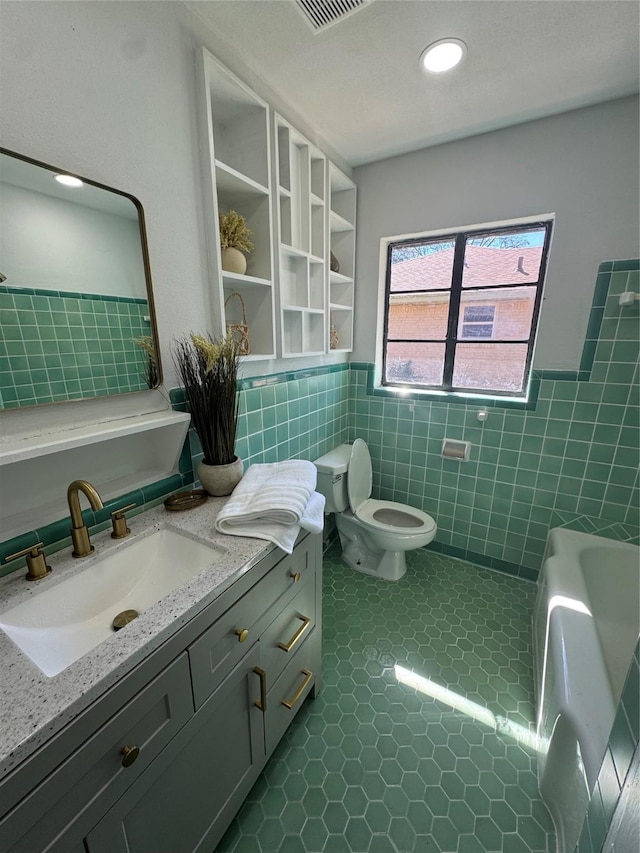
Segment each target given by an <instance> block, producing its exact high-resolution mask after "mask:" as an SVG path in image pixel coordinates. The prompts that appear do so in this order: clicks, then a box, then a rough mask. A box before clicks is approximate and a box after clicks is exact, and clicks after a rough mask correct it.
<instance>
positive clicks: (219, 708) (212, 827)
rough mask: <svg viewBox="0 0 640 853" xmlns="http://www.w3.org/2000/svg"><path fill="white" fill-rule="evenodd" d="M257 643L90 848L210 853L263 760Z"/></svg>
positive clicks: (111, 852)
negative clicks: (256, 669) (257, 704)
mask: <svg viewBox="0 0 640 853" xmlns="http://www.w3.org/2000/svg"><path fill="white" fill-rule="evenodd" d="M258 664H259V646H258V644H255V645H254V646H253V648H252V649H251V650H250V651H249V652H248V653H247V655H246V657H245V658H243V660H242V661H241V662H240V664H238V666H237V667H236V669H234V670H233V671H232V672H231V674H230V675H229V676H228V677H227V678H226V679H225V680H224V681H223V682H222V684H221V685H220V686H219V687H218V689H217V690H215V691H214V692H213V693H212V694H211V696H210V697H209V699H208V700H207V701H206V702H205V703H204V705H203V706H202V707H201V708H200V710H199V711H198V712H197V713H196V714H195V716H194V717H192V719H191V720H190V721H189V723H188V724H187V725H186V726H185V727H184V729H183V730H182V731H181V732H180V733H179V734H178V735H177V736H176V737H175V738H174V740H173V741H172V742H171V743H170V744H169V746H168V747H167V748H166V749H165V750H164V752H163V753H162V755H161V756H159V757H158V758H157V759H156V761H155V762H154V763H153V764H152V765H151V766H150V767H149V768H148V770H147V771H146V772H145V773H144V774H143V775H142V776H141V777H140V779H139V780H138V781H137V782H136V784H134V785H133V786H132V787H131V788H130V789H129V791H128V792H127V793H126V794H125V795H124V796H123V797H121V799H120V800H119V801H118V802H117V803H116V804H115V806H114V807H113V808H112V809H111V810H110V811H109V812H108V813H107V814H106V815H105V817H104V818H103V819H102V820H101V821H100V823H99V824H98V825H97V826H96V827H95V829H94V830H93V831H92V832H91V833H90V834H89V836H88V838H87V849H88V851H89V853H176V851H180V853H188V851H200V853H211V850H213V849H214V848H215V846H216V844H217V843H218V841H219V840H220V838H221V837H222V835H223V833H224V831H225V830H226V828H227V827H228V825H229V823H230V822H231V820H232V818H233V816H234V815H235V813H236V811H237V810H238V808H239V807H240V805H241V804H242V802H243V800H244V798H245V797H246V795H247V794H248V792H249V790H250V788H251V786H252V785H253V783H254V782H255V780H256V778H257V776H258V774H259V772H260V770H261V769H262V767H263V764H264V761H265V755H264V739H263V715H262V712H261V710H259V708H258V707H257V706H256V704H255V703H256V702H259V699H260V679H259V676H258V674H256V673H254V671H253V670H254V667H256V666H258Z"/></svg>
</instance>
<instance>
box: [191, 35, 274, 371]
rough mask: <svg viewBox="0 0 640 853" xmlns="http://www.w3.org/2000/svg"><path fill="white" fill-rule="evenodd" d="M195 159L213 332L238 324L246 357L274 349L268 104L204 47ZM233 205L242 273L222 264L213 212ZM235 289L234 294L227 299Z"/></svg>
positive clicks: (269, 355)
mask: <svg viewBox="0 0 640 853" xmlns="http://www.w3.org/2000/svg"><path fill="white" fill-rule="evenodd" d="M199 78H200V81H199V82H200V90H201V96H202V107H203V109H202V110H201V114H202V122H201V124H202V128H201V131H202V145H201V147H202V159H203V170H204V177H205V192H204V196H205V206H206V216H207V222H208V237H209V239H208V248H209V279H210V282H211V288H212V295H211V303H212V312H213V318H212V319H213V332H214V335H216V336H223V335H224V334H225V331H226V329H227V326H228V325H229V324H241V323H246V325H247V326H248V337H249V355H248V356H247V358H249V359H265V358H273V357H274V356H275V353H276V333H275V328H276V324H275V320H276V307H275V305H276V302H275V293H274V286H273V266H274V265H273V245H272V240H273V238H272V234H273V229H272V222H271V211H272V203H271V177H270V174H271V172H270V163H271V146H270V138H269V106H268V104H267V103H266V102H265V101H263V100H262V99H261V98H260V97H258V95H256V94H255V93H254V92H253V91H252V90H251V89H250V88H249V87H248V86H247V85H246V84H245V83H243V82H242V81H241V80H240V79H239V78H237V77H236V76H235V75H234V74H232V73H231V72H230V71H229V70H228V69H227V68H225V66H224V65H222V64H221V63H220V62H219V61H218V60H217V59H216V58H215V57H214V56H212V55H211V54H210V53H209V51H208V50H206V48H203V49H202V56H201V61H200V63H199ZM230 210H235V211H237V212H238V213H239V214H241V215H242V216H244V217H245V219H246V220H247V225H248V226H249V228H250V229H251V231H252V236H251V241H252V243H253V244H254V251H253V252H251V253H250V254H249V255H248V256H247V269H246V273H244V274H239V273H232V272H228V271H226V270H223V269H222V253H221V249H220V240H219V233H218V215H219V214H220V213H228V212H229V211H230ZM235 294H238V297H236V296H235Z"/></svg>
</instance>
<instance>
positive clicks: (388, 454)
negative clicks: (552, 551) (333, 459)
mask: <svg viewBox="0 0 640 853" xmlns="http://www.w3.org/2000/svg"><path fill="white" fill-rule="evenodd" d="M638 268H639V264H638V261H616V262H607V263H605V264H602V265H601V267H600V271H599V274H598V279H597V282H596V289H595V296H594V302H593V309H592V313H591V317H590V321H589V326H588V332H587V339H586V342H585V348H584V354H583V359H582V363H581V366H580V370H579V371H576V372H569V373H560V374H558V373H557V372H552V371H545V372H541V373H538V375H537V376H536V385H537V387H536V391H537V399H536V400H535V403H534V404H533V405H529V406H521V407H520V408H517V407H516V406H515V405H514V404H513V403H511V404H510V405H508V406H507V405H502V404H498V403H494V404H492V405H490V406H489V407H488V411H489V417H488V419H487V420H486V421H485V422H484V423H481V422H479V421H478V420H477V413H478V411H479V410H480V409H481V408H482V407H483V401H477V400H476V401H473V402H469V401H467V402H463V403H459V402H455V403H454V402H450V401H449V400H447V401H433V402H432V401H427V400H426V399H425V398H424V397H422V398H415V399H412V398H399V397H398V396H397V395H396V396H391V395H390V392H388V391H386V390H384V389H383V390H382V391H379V390H378V389H374V388H373V387H372V377H373V366H372V365H369V364H352V365H351V390H350V403H349V413H350V420H349V438H350V439H354V438H356V437H358V436H359V437H361V438H363V439H364V440H365V441H366V442H367V444H368V445H369V448H370V451H371V456H372V460H373V470H374V494H375V495H376V496H377V497H379V498H382V499H386V500H397V501H401V502H403V503H409V504H412V505H414V506H417V507H419V508H421V509H423V510H425V511H426V512H428V513H430V514H431V515H432V516H433V517H434V518H435V519H436V521H437V523H438V534H437V537H436V539H435V542H434V543H432V546H431V547H432V548H434V549H436V550H439V551H442V552H445V553H449V554H454V555H456V556H460V557H464V558H466V559H469V560H471V561H473V562H476V563H480V564H482V565H487V566H491V567H493V568H497V569H501V570H503V571H507V572H510V573H513V574H519V575H520V576H523V577H527V578H534V577H535V576H536V575H537V571H538V568H539V566H540V561H541V557H542V554H543V550H544V545H545V540H546V536H547V532H548V530H549V528H550V527H558V526H570V527H572V528H574V529H578V530H585V531H588V532H593V533H597V534H599V535H603V536H608V537H611V538H615V539H621V540H627V541H632V542H636V543H637V542H638V541H639V540H638V525H639V517H638V504H639V491H638V463H639V455H640V453H639V447H640V442H639V431H638V425H639V412H640V408H639V398H638V389H639V377H638V339H639V325H638V318H639V310H638V309H639V303H638V302H636V303H635V304H634V305H633V306H631V307H627V308H621V307H620V306H619V304H618V296H619V294H620V293H622V292H623V291H625V290H630V291H633V292H636V293H637V292H639V290H640V273H639V271H638ZM445 436H446V437H447V438H453V439H464V440H466V441H470V442H471V445H472V449H471V458H470V461H469V462H466V463H459V462H456V461H452V460H448V459H442V457H441V456H440V451H441V446H442V439H443V438H444V437H445Z"/></svg>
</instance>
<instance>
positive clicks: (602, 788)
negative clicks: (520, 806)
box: [576, 644, 640, 853]
mask: <svg viewBox="0 0 640 853" xmlns="http://www.w3.org/2000/svg"><path fill="white" fill-rule="evenodd" d="M639 742H640V644H638V645H637V646H636V653H635V657H634V659H633V661H632V663H631V667H630V669H629V674H628V675H627V679H626V682H625V686H624V688H623V691H622V700H621V702H620V705H619V706H618V710H617V713H616V717H615V721H614V724H613V729H612V730H611V735H610V737H609V745H608V747H607V751H606V753H605V756H604V760H603V762H602V767H601V768H600V773H599V774H598V780H597V782H596V785H595V788H594V790H593V794H592V795H591V801H590V803H589V810H588V812H587V817H586V820H585V822H584V825H583V827H582V832H581V834H580V841H579V842H578V846H577V848H576V851H577V853H601V851H602V850H603V847H604V842H605V838H606V835H607V832H608V831H609V827H610V825H611V821H612V818H613V814H614V811H615V808H616V806H617V804H618V800H619V798H620V794H621V792H622V789H623V788H624V787H625V784H627V785H629V784H632V783H631V781H630V772H629V771H630V770H631V767H632V764H633V761H634V753H636V751H637V749H638V743H639ZM635 760H636V761H637V760H638V758H637V756H636V758H635ZM634 819H635V820H637V814H636V815H635V816H634Z"/></svg>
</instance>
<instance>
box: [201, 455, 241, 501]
mask: <svg viewBox="0 0 640 853" xmlns="http://www.w3.org/2000/svg"><path fill="white" fill-rule="evenodd" d="M197 474H198V479H199V480H200V483H201V484H202V488H203V489H205V491H206V492H207V493H208V494H210V495H213V496H214V497H217V498H221V497H224V496H225V495H230V494H231V492H232V491H233V490H234V489H235V487H236V486H237V485H238V483H239V482H240V480H241V479H242V476H243V474H244V466H243V464H242V459H240V458H239V457H238V456H236V458H235V459H234V460H233V462H230V463H229V464H228V465H205V463H204V462H201V463H200V464H199V465H198V470H197Z"/></svg>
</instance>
